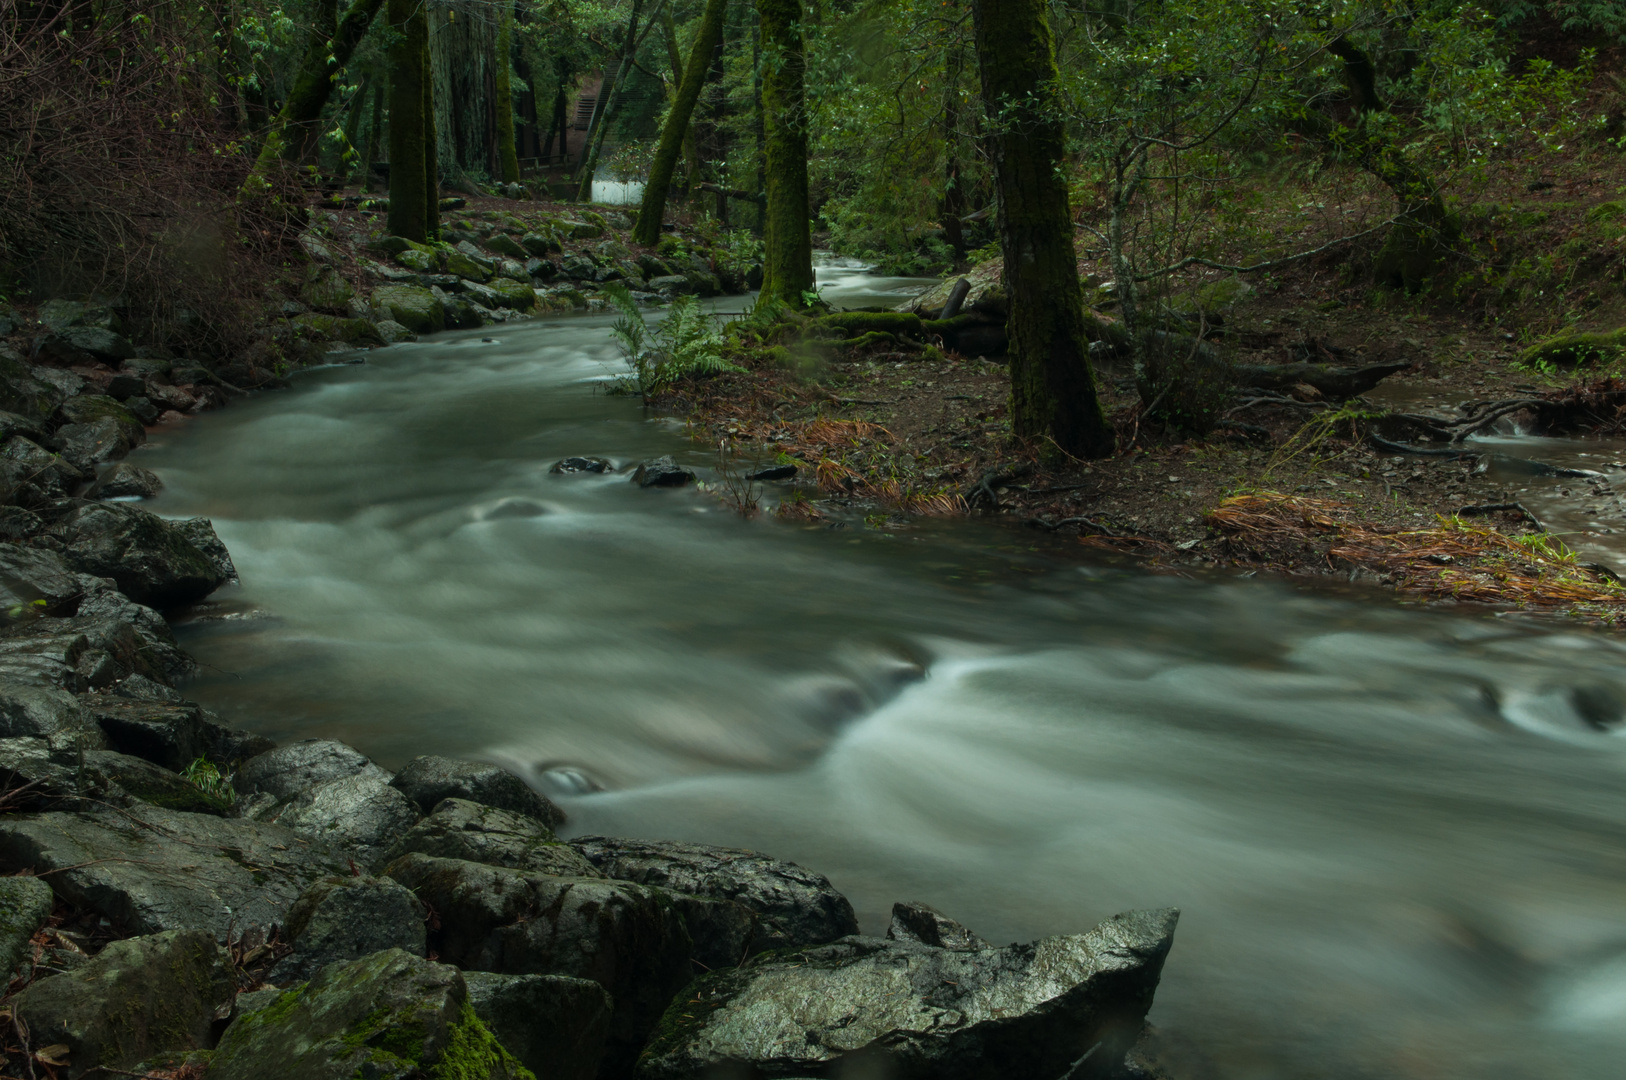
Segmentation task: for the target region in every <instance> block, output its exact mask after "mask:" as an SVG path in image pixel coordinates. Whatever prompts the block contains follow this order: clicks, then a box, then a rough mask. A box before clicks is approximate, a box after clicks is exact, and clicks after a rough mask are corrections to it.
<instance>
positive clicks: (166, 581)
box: [54, 503, 227, 608]
mask: <svg viewBox="0 0 1626 1080" xmlns="http://www.w3.org/2000/svg"><path fill="white" fill-rule="evenodd" d="M54 531H56V532H57V533H58V534H59V535H60V537H61V539H62V542H63V545H64V549H63V555H64V557H65V558H66V559H67V561H68V564H69V565H70V566H72V567H73V568H74V569H76V570H79V571H81V572H82V573H86V574H92V575H95V576H97V577H108V578H112V579H113V580H114V581H115V582H117V583H118V587H119V590H120V591H121V592H123V593H124V595H126V596H128V597H129V598H130V599H131V600H134V601H135V602H136V603H138V604H146V605H148V606H150V607H155V608H166V607H175V606H178V605H180V604H189V603H192V602H194V601H197V600H202V599H203V598H204V597H205V596H208V595H209V594H210V593H211V592H213V591H214V590H215V589H217V588H219V587H220V586H221V585H223V584H225V583H226V581H227V575H225V574H224V573H222V572H221V569H220V567H219V566H217V565H216V563H215V561H214V560H213V559H211V558H210V557H209V556H208V555H207V554H206V553H205V552H203V551H201V550H199V548H198V546H197V544H196V543H194V542H193V541H192V539H191V538H190V537H189V535H188V531H187V530H186V529H183V528H179V527H177V526H175V525H173V524H171V523H169V522H167V521H165V520H164V519H163V518H160V517H158V516H157V515H155V514H150V513H148V512H147V511H145V510H142V509H140V508H139V507H135V506H131V505H129V504H127V503H91V504H89V505H87V506H81V507H79V508H78V509H76V510H74V511H73V512H72V513H71V514H69V515H68V517H67V518H66V519H65V520H64V521H63V522H61V523H60V524H58V525H57V526H56V527H55V528H54Z"/></svg>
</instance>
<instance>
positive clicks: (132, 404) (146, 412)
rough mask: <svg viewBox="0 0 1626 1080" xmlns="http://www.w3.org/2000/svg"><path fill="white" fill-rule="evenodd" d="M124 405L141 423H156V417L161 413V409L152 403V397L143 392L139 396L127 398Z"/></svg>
mask: <svg viewBox="0 0 1626 1080" xmlns="http://www.w3.org/2000/svg"><path fill="white" fill-rule="evenodd" d="M124 407H125V408H126V409H129V410H130V413H131V414H132V415H133V416H134V417H135V418H136V419H137V420H140V421H141V422H142V423H143V424H148V425H151V424H156V423H158V418H159V417H160V416H162V415H163V410H161V409H160V408H159V407H158V406H157V405H155V404H153V401H152V398H150V397H147V396H146V395H145V394H143V395H141V396H140V397H133V398H127V399H126V400H125V402H124Z"/></svg>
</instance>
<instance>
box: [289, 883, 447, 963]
mask: <svg viewBox="0 0 1626 1080" xmlns="http://www.w3.org/2000/svg"><path fill="white" fill-rule="evenodd" d="M426 914H427V913H426V912H425V911H424V906H423V904H422V903H420V902H419V900H418V898H417V897H416V896H413V895H412V892H411V891H410V890H408V889H407V888H405V887H404V886H402V885H400V884H399V883H397V882H394V881H391V880H390V879H389V878H373V877H356V876H354V875H351V876H349V877H326V878H323V879H321V880H320V881H317V882H314V883H313V884H312V885H311V886H310V887H309V888H307V889H306V890H305V891H304V892H303V893H301V894H300V896H299V899H298V900H296V901H294V906H293V907H292V908H290V909H289V910H288V922H287V924H286V925H285V926H284V927H283V929H282V938H283V940H284V941H289V942H292V944H293V947H294V951H293V953H292V954H291V955H289V956H287V957H285V958H283V959H282V960H281V961H280V962H279V963H278V964H277V966H276V967H275V968H273V969H272V970H271V973H270V974H269V975H268V976H267V978H268V979H269V980H270V981H271V982H274V983H278V984H281V985H288V984H290V983H297V982H304V981H305V980H306V979H309V978H310V977H311V976H312V975H314V974H315V973H316V972H317V970H318V969H320V968H324V967H326V966H327V965H328V964H331V963H336V962H338V961H341V960H358V959H360V958H361V957H363V956H370V955H372V954H373V953H375V952H382V951H384V950H385V949H403V950H405V951H406V952H409V953H411V954H412V955H413V956H423V955H424V953H425V952H426V948H427V946H426V942H427V933H428V931H427V930H426V929H425V927H424V916H425V915H426Z"/></svg>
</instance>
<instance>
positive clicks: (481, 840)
mask: <svg viewBox="0 0 1626 1080" xmlns="http://www.w3.org/2000/svg"><path fill="white" fill-rule="evenodd" d="M414 852H416V853H418V854H422V855H430V856H433V857H435V858H439V859H462V860H465V861H467V862H477V863H485V864H486V865H487V866H505V867H508V868H509V869H511V870H529V871H534V872H536V873H539V874H556V875H559V876H561V877H589V878H596V877H603V876H604V875H603V874H602V873H600V872H599V871H598V870H597V869H596V868H595V867H594V866H593V864H592V863H590V862H588V861H587V860H586V859H584V858H582V856H581V855H580V854H579V853H578V852H577V851H576V849H575V848H573V847H570V846H569V845H568V844H565V843H562V842H561V841H560V840H559V838H558V837H557V836H555V835H554V834H553V830H552V829H550V828H548V827H547V826H546V825H543V824H542V823H540V822H538V821H536V820H534V819H533V818H530V817H526V816H522V815H520V814H515V813H511V812H510V811H507V810H499V809H497V808H496V807H492V806H481V805H480V804H479V803H473V802H468V801H467V800H464V799H455V798H454V799H446V800H444V801H442V802H441V803H440V805H438V806H436V807H435V810H434V813H432V814H430V815H429V816H428V817H426V818H424V819H423V820H422V821H420V822H418V823H417V824H416V825H414V826H413V827H412V828H411V829H410V830H408V831H407V833H406V834H405V835H404V836H401V837H400V838H399V839H397V840H396V841H395V842H394V843H393V844H391V845H390V847H389V850H388V851H387V852H386V854H385V855H384V856H383V858H382V859H381V860H380V861H381V862H384V863H390V862H394V861H395V860H396V859H399V858H401V857H402V856H404V855H410V854H412V853H414Z"/></svg>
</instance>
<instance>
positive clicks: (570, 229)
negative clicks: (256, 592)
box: [559, 218, 604, 240]
mask: <svg viewBox="0 0 1626 1080" xmlns="http://www.w3.org/2000/svg"><path fill="white" fill-rule="evenodd" d="M559 228H561V229H563V230H564V232H565V235H566V236H568V237H570V239H572V240H597V239H598V238H599V237H601V236H603V235H604V227H603V226H601V225H595V224H593V223H592V222H590V221H578V220H576V219H575V218H562V219H561V220H560V221H559Z"/></svg>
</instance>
